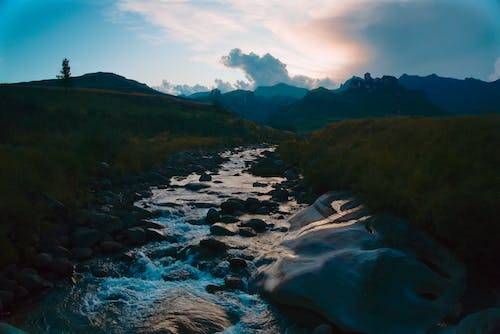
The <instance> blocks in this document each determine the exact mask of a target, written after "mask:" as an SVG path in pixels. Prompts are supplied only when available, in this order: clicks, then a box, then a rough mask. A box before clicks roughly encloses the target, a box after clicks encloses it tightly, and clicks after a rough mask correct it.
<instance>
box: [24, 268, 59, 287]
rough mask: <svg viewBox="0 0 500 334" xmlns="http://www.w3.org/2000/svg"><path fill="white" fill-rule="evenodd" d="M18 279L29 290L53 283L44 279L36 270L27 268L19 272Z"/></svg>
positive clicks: (50, 285) (49, 285)
mask: <svg viewBox="0 0 500 334" xmlns="http://www.w3.org/2000/svg"><path fill="white" fill-rule="evenodd" d="M17 281H18V282H19V284H21V285H22V286H23V287H25V288H26V289H27V290H29V291H34V290H42V289H47V288H51V287H52V283H50V282H48V281H46V280H44V279H43V278H42V277H40V275H38V273H37V272H36V271H35V270H32V269H29V268H25V269H23V270H21V272H20V273H19V274H18V277H17Z"/></svg>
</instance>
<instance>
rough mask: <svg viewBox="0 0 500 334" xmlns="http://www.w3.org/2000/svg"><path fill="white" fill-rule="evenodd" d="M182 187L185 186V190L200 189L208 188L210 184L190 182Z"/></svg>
mask: <svg viewBox="0 0 500 334" xmlns="http://www.w3.org/2000/svg"><path fill="white" fill-rule="evenodd" d="M184 188H186V189H187V190H191V191H198V190H201V189H205V188H210V186H209V185H208V184H204V183H198V182H191V183H188V184H186V185H185V186H184Z"/></svg>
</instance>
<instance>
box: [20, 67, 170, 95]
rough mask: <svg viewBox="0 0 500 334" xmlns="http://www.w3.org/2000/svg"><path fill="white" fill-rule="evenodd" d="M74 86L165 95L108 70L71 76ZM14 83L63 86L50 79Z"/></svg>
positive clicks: (58, 81) (57, 81)
mask: <svg viewBox="0 0 500 334" xmlns="http://www.w3.org/2000/svg"><path fill="white" fill-rule="evenodd" d="M70 82H71V87H72V88H87V89H103V90H111V91H117V92H122V93H131V94H133V93H136V94H152V95H164V94H163V93H160V92H159V91H157V90H154V89H152V88H150V87H149V86H147V85H146V84H143V83H140V82H138V81H135V80H131V79H127V78H125V77H123V76H121V75H118V74H114V73H107V72H96V73H88V74H84V75H82V76H78V77H72V78H71V81H70ZM12 85H20V86H36V87H61V82H60V80H57V79H49V80H39V81H29V82H19V83H15V84H12Z"/></svg>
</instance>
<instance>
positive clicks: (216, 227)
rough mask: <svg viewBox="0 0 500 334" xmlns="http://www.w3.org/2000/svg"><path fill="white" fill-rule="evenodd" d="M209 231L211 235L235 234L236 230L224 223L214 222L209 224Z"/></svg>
mask: <svg viewBox="0 0 500 334" xmlns="http://www.w3.org/2000/svg"><path fill="white" fill-rule="evenodd" d="M210 233H212V234H213V235H226V236H231V235H235V234H236V231H235V230H234V229H232V228H231V227H229V226H225V225H224V224H221V223H215V224H213V225H212V226H210Z"/></svg>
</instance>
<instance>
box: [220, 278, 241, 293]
mask: <svg viewBox="0 0 500 334" xmlns="http://www.w3.org/2000/svg"><path fill="white" fill-rule="evenodd" d="M224 286H225V287H226V288H227V289H230V290H243V289H244V287H245V284H244V283H243V280H242V279H241V278H239V277H236V276H227V277H226V278H224Z"/></svg>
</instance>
